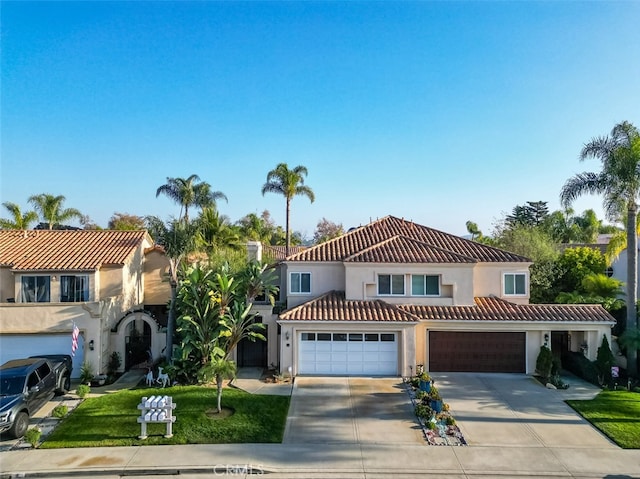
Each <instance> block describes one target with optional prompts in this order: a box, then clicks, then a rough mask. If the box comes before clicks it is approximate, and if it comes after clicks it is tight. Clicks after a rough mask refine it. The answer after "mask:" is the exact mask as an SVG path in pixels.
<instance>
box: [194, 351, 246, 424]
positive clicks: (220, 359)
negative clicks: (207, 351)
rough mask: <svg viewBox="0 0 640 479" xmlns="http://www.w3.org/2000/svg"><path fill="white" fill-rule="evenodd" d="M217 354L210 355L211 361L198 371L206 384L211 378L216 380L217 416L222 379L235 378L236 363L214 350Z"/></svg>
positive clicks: (220, 406)
mask: <svg viewBox="0 0 640 479" xmlns="http://www.w3.org/2000/svg"><path fill="white" fill-rule="evenodd" d="M216 353H217V354H212V356H211V361H209V363H207V365H206V366H204V367H203V368H202V369H201V370H200V376H201V377H202V378H203V380H204V381H205V382H206V381H208V379H209V378H210V377H211V376H213V377H215V379H216V387H217V389H218V404H217V409H218V414H220V413H221V412H222V382H223V381H224V379H225V378H226V379H233V378H234V377H235V376H236V371H237V367H236V363H234V362H233V361H231V360H230V359H229V358H228V357H225V356H224V352H223V351H221V350H220V348H216Z"/></svg>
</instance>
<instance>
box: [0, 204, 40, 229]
mask: <svg viewBox="0 0 640 479" xmlns="http://www.w3.org/2000/svg"><path fill="white" fill-rule="evenodd" d="M2 206H4V207H5V208H6V209H7V210H8V211H9V213H11V216H13V220H6V219H4V218H2V219H0V228H2V229H7V230H28V229H29V225H30V224H31V223H35V222H36V221H38V214H37V213H36V212H35V211H27V212H26V213H24V214H23V213H22V211H21V210H20V206H18V205H17V204H15V203H12V202H11V201H5V202H4V203H2Z"/></svg>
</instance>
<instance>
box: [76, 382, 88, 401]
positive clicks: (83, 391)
mask: <svg viewBox="0 0 640 479" xmlns="http://www.w3.org/2000/svg"><path fill="white" fill-rule="evenodd" d="M90 392H91V388H90V387H89V386H87V385H86V384H81V385H80V386H78V389H76V394H77V395H78V397H80V398H85V397H86V396H87V395H88V394H89V393H90Z"/></svg>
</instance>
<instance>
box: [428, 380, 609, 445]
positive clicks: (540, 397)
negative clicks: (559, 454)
mask: <svg viewBox="0 0 640 479" xmlns="http://www.w3.org/2000/svg"><path fill="white" fill-rule="evenodd" d="M432 376H433V378H434V379H435V381H436V386H437V387H438V389H439V390H440V392H441V393H442V396H443V397H444V399H445V401H446V402H448V403H449V405H450V406H451V412H452V413H453V415H454V417H455V418H456V420H457V422H458V426H459V428H460V430H461V432H462V434H463V435H464V437H465V439H466V441H467V443H468V444H469V445H472V446H504V447H517V446H520V447H527V446H528V447H551V448H555V447H565V448H593V447H597V448H605V449H609V448H611V449H616V448H617V446H616V445H615V444H613V443H612V442H611V441H609V439H608V438H607V437H606V436H604V435H603V434H601V433H600V432H599V431H598V430H597V429H596V428H594V427H593V426H591V424H589V423H588V422H587V421H586V420H584V419H583V418H582V417H581V416H580V415H578V414H577V413H576V412H575V411H574V410H573V409H571V408H570V407H569V406H568V405H567V404H566V403H565V402H564V401H565V400H566V399H591V398H592V397H594V396H595V395H596V394H597V393H598V392H599V389H598V388H596V387H594V386H592V385H590V384H588V383H586V382H584V381H582V380H579V379H577V378H571V379H569V383H570V387H569V389H567V390H551V389H546V388H545V387H543V386H542V385H541V384H540V383H538V382H537V381H536V380H535V379H534V378H532V377H530V376H526V375H519V374H475V373H473V374H472V373H447V374H433V375H432Z"/></svg>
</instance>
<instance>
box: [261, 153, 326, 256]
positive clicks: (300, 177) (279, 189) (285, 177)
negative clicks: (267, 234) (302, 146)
mask: <svg viewBox="0 0 640 479" xmlns="http://www.w3.org/2000/svg"><path fill="white" fill-rule="evenodd" d="M305 176H307V168H306V167H305V166H301V165H299V166H296V167H295V168H294V169H292V170H290V169H289V167H288V166H287V164H286V163H280V164H279V165H278V166H276V167H275V168H274V169H273V170H271V171H270V172H269V173H267V182H266V183H265V184H264V185H263V186H262V195H263V196H264V194H265V193H277V194H280V195H282V196H284V197H285V199H286V202H287V223H286V237H287V246H286V254H287V256H289V249H290V248H291V230H290V229H289V219H290V217H291V200H292V199H293V197H294V196H296V195H302V196H306V197H307V198H309V200H310V201H311V203H313V202H314V200H315V199H316V197H315V195H314V193H313V190H312V189H311V188H309V187H308V186H306V185H305V184H304V177H305Z"/></svg>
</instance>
